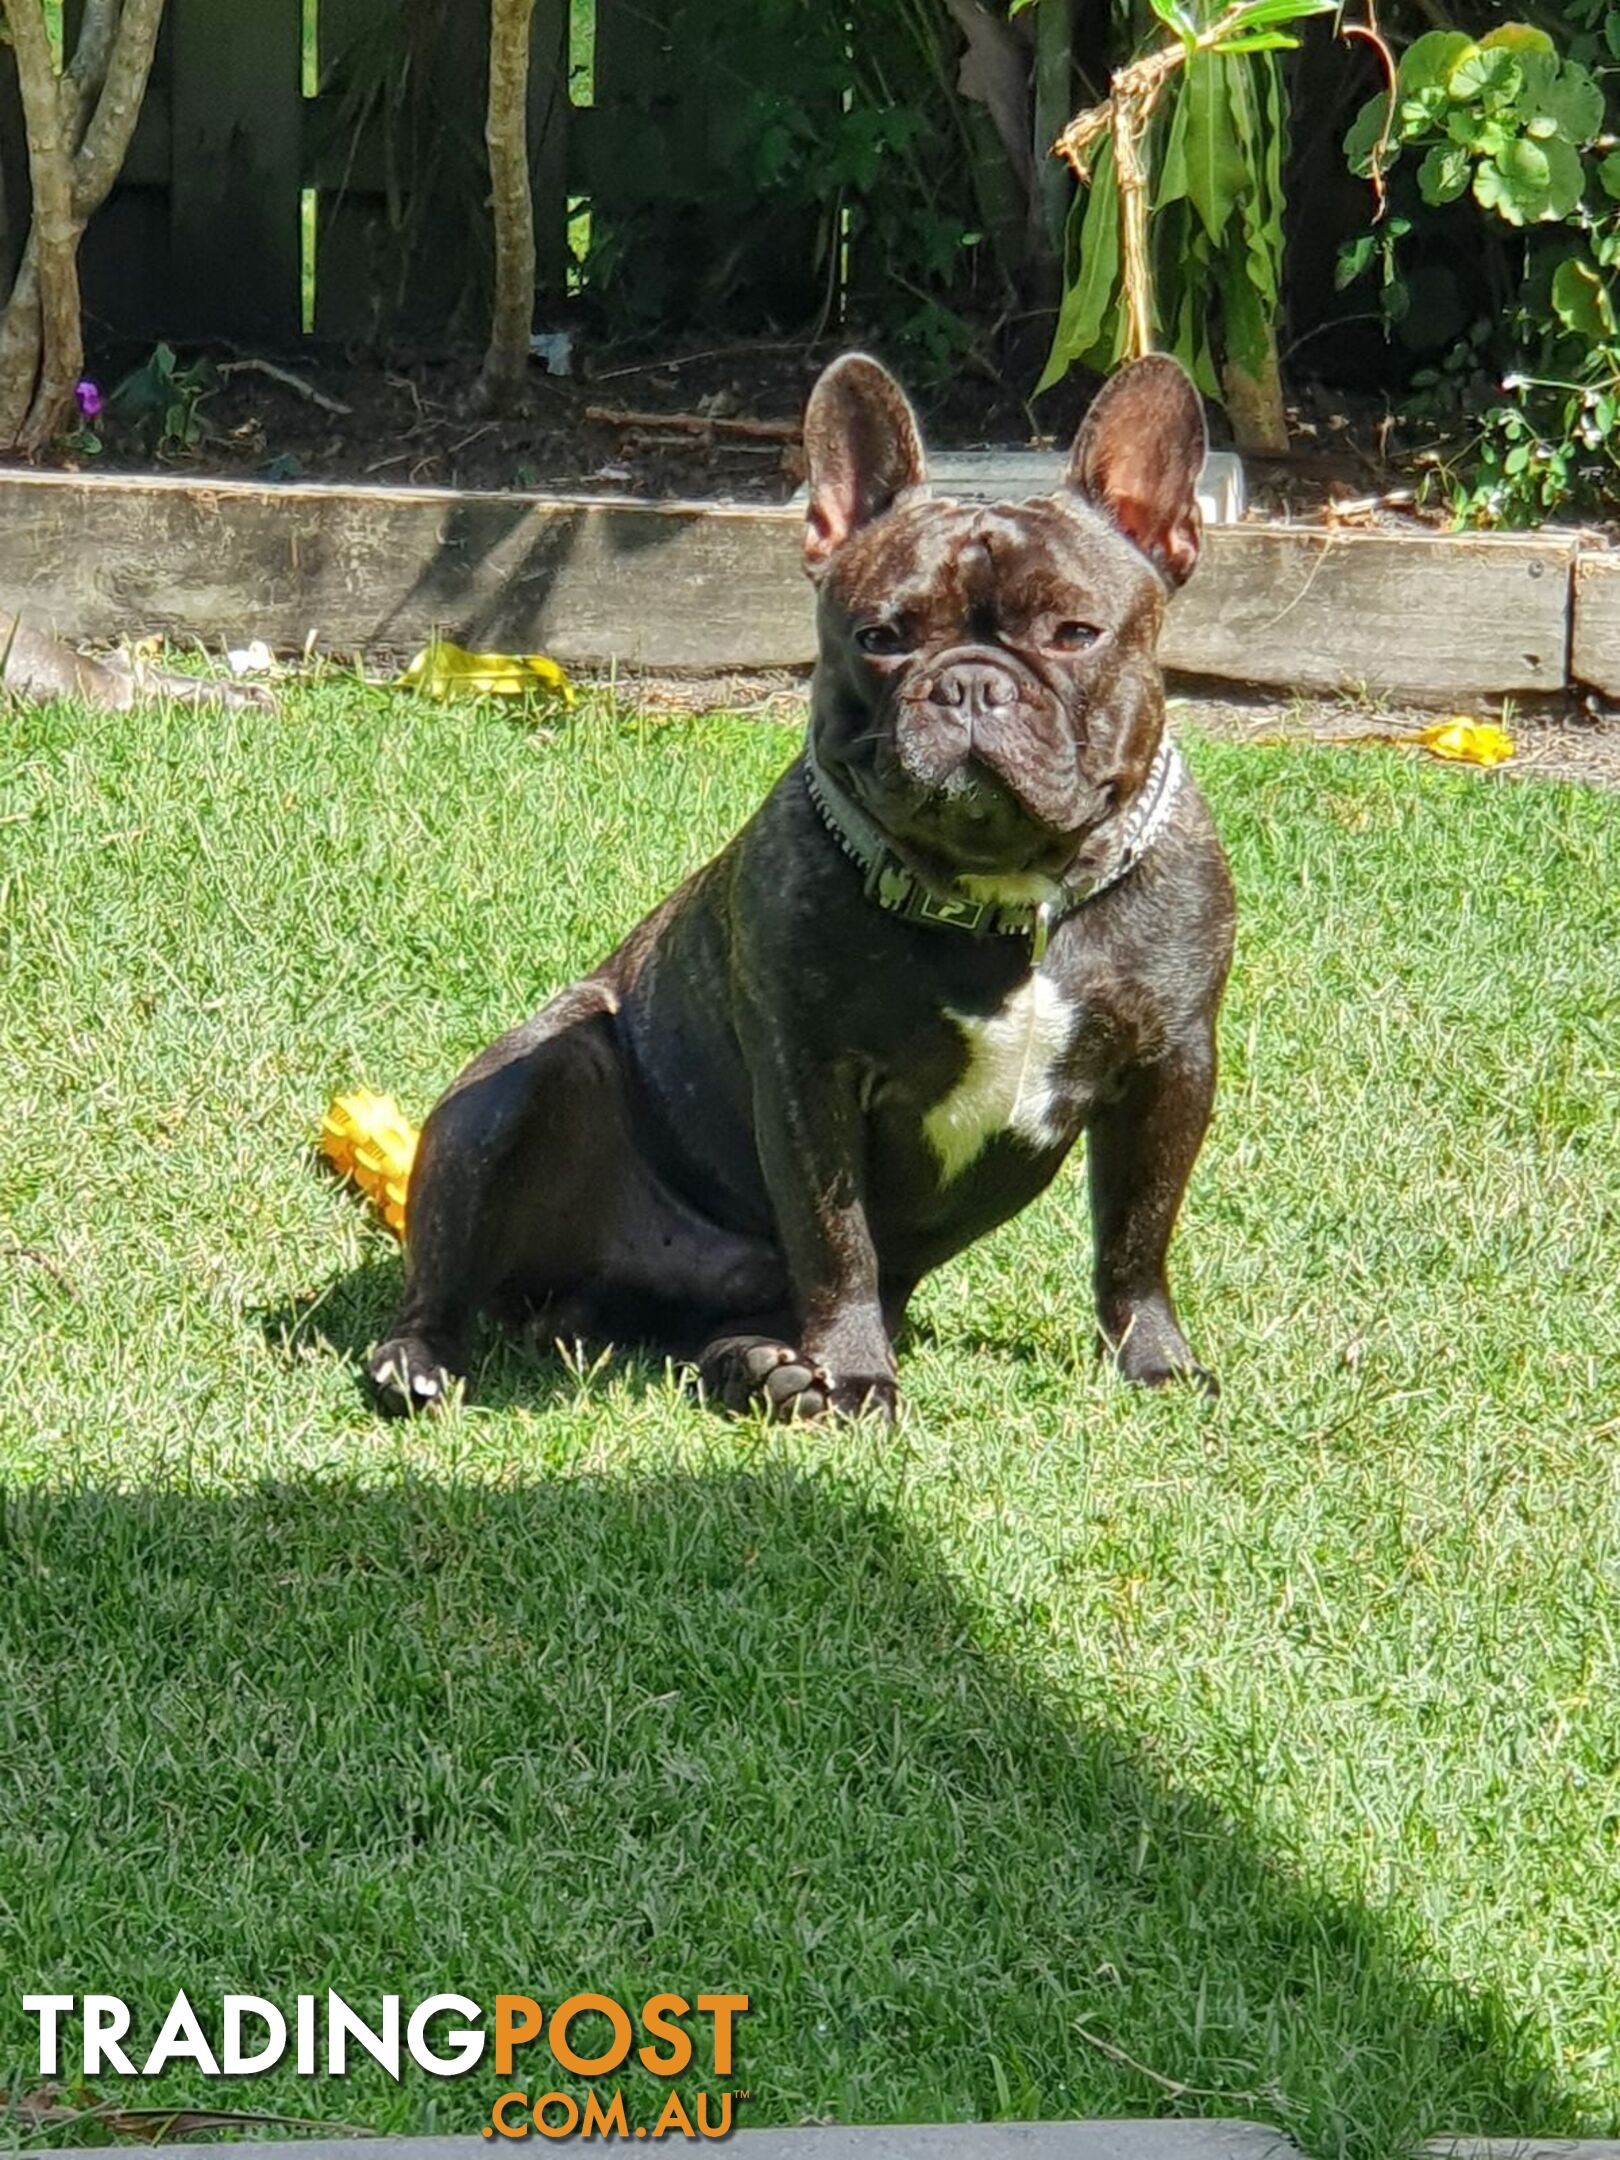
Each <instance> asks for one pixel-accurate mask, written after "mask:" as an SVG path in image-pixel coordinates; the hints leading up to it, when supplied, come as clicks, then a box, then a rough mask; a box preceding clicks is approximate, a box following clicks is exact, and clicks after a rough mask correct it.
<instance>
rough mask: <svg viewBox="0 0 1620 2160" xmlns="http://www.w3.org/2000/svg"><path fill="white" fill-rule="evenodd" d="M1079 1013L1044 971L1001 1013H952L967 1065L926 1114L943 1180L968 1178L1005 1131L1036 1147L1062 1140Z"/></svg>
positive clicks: (928, 1135) (1026, 981)
mask: <svg viewBox="0 0 1620 2160" xmlns="http://www.w3.org/2000/svg"><path fill="white" fill-rule="evenodd" d="M1079 1016H1080V1011H1079V1006H1078V1005H1077V1003H1076V1002H1075V1000H1074V999H1073V998H1071V997H1067V996H1065V995H1064V993H1063V991H1062V990H1061V989H1060V988H1059V987H1058V985H1057V984H1056V983H1055V982H1053V981H1052V979H1051V977H1050V976H1047V975H1044V974H1042V973H1041V972H1040V971H1039V970H1036V972H1035V973H1033V974H1031V975H1028V976H1026V977H1025V979H1024V980H1023V981H1022V982H1021V983H1020V984H1019V985H1018V986H1017V988H1016V989H1014V990H1013V991H1011V992H1010V993H1009V995H1008V996H1007V998H1006V999H1005V1000H1004V1002H1003V1003H1002V1004H1001V1005H1000V1006H999V1007H998V1008H997V1009H996V1011H994V1012H993V1013H989V1014H977V1013H957V1012H950V1011H947V1013H946V1016H945V1017H946V1019H947V1020H948V1021H949V1022H950V1023H951V1024H952V1025H953V1026H954V1027H955V1028H956V1029H957V1030H958V1032H959V1033H960V1034H961V1037H962V1040H963V1042H964V1044H965V1046H966V1049H967V1065H966V1067H965V1069H964V1070H963V1072H962V1074H961V1076H960V1077H959V1078H958V1079H957V1080H956V1082H955V1083H954V1085H953V1086H952V1087H951V1088H950V1090H949V1092H948V1093H947V1094H945V1095H944V1096H942V1097H941V1098H940V1100H939V1101H938V1102H936V1103H935V1104H933V1105H932V1107H931V1108H930V1109H929V1110H928V1112H927V1114H926V1116H925V1117H924V1119H923V1132H924V1135H925V1137H926V1139H927V1141H928V1145H929V1147H930V1149H931V1150H932V1152H933V1155H934V1159H935V1161H936V1162H937V1163H938V1165H939V1173H940V1178H941V1180H942V1182H943V1183H945V1184H949V1183H950V1182H951V1180H952V1179H953V1178H957V1177H960V1176H961V1174H962V1172H963V1171H964V1170H966V1169H968V1168H969V1167H970V1166H971V1165H972V1164H973V1163H974V1162H975V1161H976V1160H977V1158H978V1157H979V1155H980V1154H982V1152H983V1151H984V1149H985V1148H986V1147H987V1146H988V1145H989V1144H990V1142H991V1141H992V1140H994V1139H996V1138H997V1137H998V1136H999V1135H1001V1134H1003V1133H1006V1134H1009V1135H1011V1136H1012V1137H1013V1138H1014V1139H1017V1140H1020V1141H1022V1142H1023V1144H1024V1145H1025V1146H1026V1147H1028V1148H1030V1149H1032V1150H1035V1151H1039V1150H1041V1149H1044V1148H1050V1147H1056V1146H1058V1145H1059V1144H1060V1143H1061V1142H1062V1140H1063V1138H1064V1132H1065V1119H1064V1107H1065V1096H1064V1091H1063V1088H1062V1085H1061V1079H1062V1072H1063V1066H1064V1060H1065V1058H1066V1056H1067V1054H1068V1052H1069V1049H1070V1047H1071V1045H1072V1043H1073V1041H1074V1036H1075V1029H1076V1026H1077V1024H1078V1021H1079Z"/></svg>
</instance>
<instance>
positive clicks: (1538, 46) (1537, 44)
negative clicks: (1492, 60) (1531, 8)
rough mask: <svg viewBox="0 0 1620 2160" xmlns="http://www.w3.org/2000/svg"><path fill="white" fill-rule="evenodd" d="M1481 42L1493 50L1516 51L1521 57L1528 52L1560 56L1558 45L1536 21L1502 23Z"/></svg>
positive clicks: (1554, 56)
mask: <svg viewBox="0 0 1620 2160" xmlns="http://www.w3.org/2000/svg"><path fill="white" fill-rule="evenodd" d="M1479 42H1480V43H1481V45H1484V46H1487V47H1489V48H1490V50H1492V51H1493V52H1494V51H1498V50H1500V51H1503V52H1510V53H1516V54H1518V55H1520V56H1521V57H1522V56H1523V55H1524V54H1526V53H1547V54H1550V55H1551V56H1552V57H1553V58H1554V59H1556V58H1557V56H1558V47H1557V46H1556V45H1555V44H1554V43H1553V41H1552V39H1551V38H1550V37H1549V36H1548V35H1547V33H1546V31H1545V30H1538V29H1537V28H1536V26H1535V24H1534V23H1525V22H1506V23H1500V24H1498V26H1497V28H1496V29H1494V30H1492V31H1490V32H1488V33H1487V35H1486V36H1484V37H1482V38H1481V39H1480V41H1479Z"/></svg>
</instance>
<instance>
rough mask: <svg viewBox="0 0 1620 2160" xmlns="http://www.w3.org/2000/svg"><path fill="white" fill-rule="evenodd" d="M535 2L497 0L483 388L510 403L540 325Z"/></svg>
mask: <svg viewBox="0 0 1620 2160" xmlns="http://www.w3.org/2000/svg"><path fill="white" fill-rule="evenodd" d="M533 15H534V0H490V4H489V109H488V117H487V120H486V124H485V129H484V140H485V141H486V143H487V144H488V146H489V194H490V214H491V217H492V219H493V221H494V228H495V305H494V311H493V314H492V316H491V319H490V331H489V349H488V351H487V352H486V353H485V355H484V368H483V374H482V376H481V378H480V383H479V389H480V393H481V395H482V397H483V399H484V401H485V402H486V403H488V404H490V405H504V404H509V403H510V402H511V400H512V398H513V396H514V395H515V393H516V392H517V390H518V388H519V387H520V385H521V384H522V381H523V377H524V374H525V371H526V370H527V367H528V364H529V338H530V335H531V333H532V331H533V328H534V275H535V253H534V194H533V191H532V189H531V188H530V185H529V125H528V105H529V26H530V22H531V20H532V18H533Z"/></svg>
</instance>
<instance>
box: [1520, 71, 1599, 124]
mask: <svg viewBox="0 0 1620 2160" xmlns="http://www.w3.org/2000/svg"><path fill="white" fill-rule="evenodd" d="M1534 106H1535V111H1536V113H1537V115H1538V116H1540V117H1542V118H1545V119H1548V120H1551V121H1553V122H1554V123H1555V125H1556V126H1557V129H1558V132H1559V134H1560V135H1561V136H1562V137H1563V138H1564V140H1565V141H1566V142H1569V143H1586V142H1590V141H1591V140H1592V137H1593V136H1594V135H1596V134H1597V133H1598V131H1599V129H1600V128H1601V127H1602V125H1603V92H1602V91H1601V89H1599V87H1598V85H1597V82H1596V81H1595V79H1594V78H1593V77H1592V76H1591V75H1590V74H1588V72H1587V71H1586V69H1585V68H1583V67H1582V66H1581V65H1580V63H1579V62H1578V61H1575V60H1566V61H1565V63H1564V65H1563V66H1562V67H1561V68H1560V69H1559V70H1558V72H1557V74H1556V75H1554V76H1553V77H1552V78H1551V80H1550V81H1548V82H1547V83H1545V84H1542V85H1540V86H1539V87H1537V88H1536V89H1535V91H1534Z"/></svg>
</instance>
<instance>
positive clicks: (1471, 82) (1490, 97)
mask: <svg viewBox="0 0 1620 2160" xmlns="http://www.w3.org/2000/svg"><path fill="white" fill-rule="evenodd" d="M1523 83H1524V77H1523V75H1522V74H1521V73H1520V70H1519V64H1518V62H1517V61H1516V60H1515V59H1514V57H1513V55H1512V53H1510V52H1508V51H1507V50H1505V48H1504V47H1502V46H1500V45H1475V46H1474V47H1473V48H1472V49H1471V50H1470V51H1468V52H1465V53H1464V54H1463V55H1462V57H1461V58H1460V59H1459V60H1458V62H1457V64H1456V66H1455V67H1454V68H1453V69H1452V71H1451V73H1450V74H1449V75H1448V76H1447V77H1446V91H1447V93H1448V95H1449V96H1451V97H1454V98H1455V99H1456V100H1457V102H1458V104H1459V105H1468V104H1472V103H1473V101H1474V100H1475V99H1476V98H1477V99H1479V100H1480V101H1481V102H1483V103H1484V104H1486V105H1487V106H1493V107H1497V108H1500V107H1501V106H1503V105H1511V104H1512V103H1513V100H1514V99H1515V98H1516V97H1517V96H1518V94H1519V91H1520V89H1521V87H1522V86H1523Z"/></svg>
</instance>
